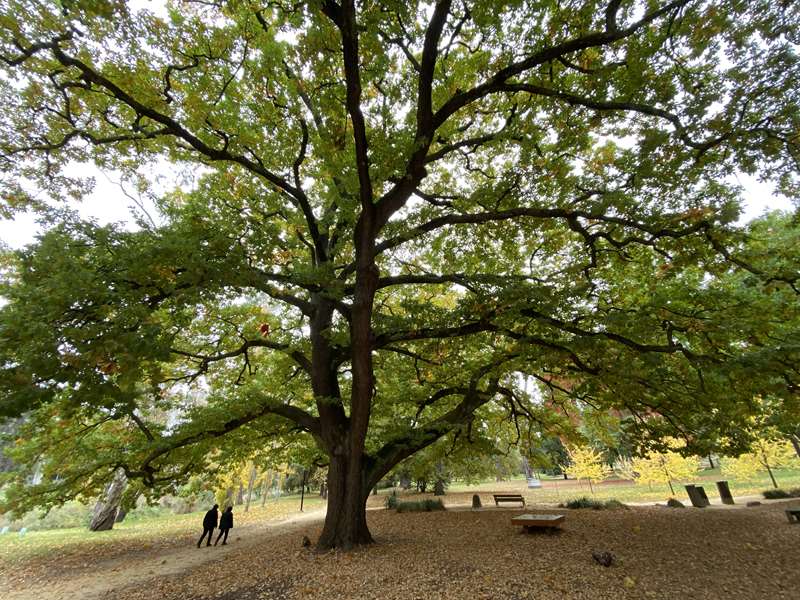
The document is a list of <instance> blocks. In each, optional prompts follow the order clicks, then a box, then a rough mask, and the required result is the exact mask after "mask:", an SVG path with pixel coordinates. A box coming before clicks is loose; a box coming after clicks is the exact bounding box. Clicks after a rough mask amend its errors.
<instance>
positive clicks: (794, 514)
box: [786, 507, 800, 523]
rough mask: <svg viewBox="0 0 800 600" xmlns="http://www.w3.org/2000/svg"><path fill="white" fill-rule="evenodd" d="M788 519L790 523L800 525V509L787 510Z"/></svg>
mask: <svg viewBox="0 0 800 600" xmlns="http://www.w3.org/2000/svg"><path fill="white" fill-rule="evenodd" d="M786 518H787V519H789V523H800V507H798V508H787V509H786Z"/></svg>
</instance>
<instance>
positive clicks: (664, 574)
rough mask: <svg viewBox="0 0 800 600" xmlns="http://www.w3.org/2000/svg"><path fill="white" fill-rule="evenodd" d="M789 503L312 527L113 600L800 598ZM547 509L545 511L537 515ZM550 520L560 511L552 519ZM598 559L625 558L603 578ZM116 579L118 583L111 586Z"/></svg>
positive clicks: (460, 513) (378, 515)
mask: <svg viewBox="0 0 800 600" xmlns="http://www.w3.org/2000/svg"><path fill="white" fill-rule="evenodd" d="M792 504H793V505H797V502H796V501H795V502H794V503H790V504H783V503H780V504H770V505H764V506H759V507H753V508H742V509H741V510H723V509H715V508H709V509H703V510H699V509H690V508H687V509H668V508H662V507H647V508H643V507H636V508H630V509H628V510H617V511H587V510H573V511H569V510H567V511H563V510H562V511H560V512H564V513H565V514H566V515H567V517H566V521H565V523H564V526H563V531H562V532H561V533H558V534H553V535H549V534H546V533H532V534H526V533H523V532H522V531H521V530H520V529H519V528H516V527H513V526H512V525H511V523H510V519H511V517H512V516H513V515H516V514H520V513H522V512H537V510H536V509H532V510H531V509H529V510H528V511H524V510H520V509H513V508H503V509H495V508H491V509H483V510H479V511H471V510H467V509H453V510H449V511H447V512H436V513H405V514H396V513H394V512H389V511H383V510H376V511H370V514H369V526H370V530H371V531H372V533H373V536H374V537H375V539H376V541H377V544H376V545H374V546H371V547H369V548H364V549H360V550H356V551H353V552H350V553H342V552H331V553H326V554H318V553H316V552H314V551H313V550H306V549H302V548H301V544H300V542H301V538H302V536H303V535H304V534H305V535H308V536H309V537H310V538H311V539H312V540H313V539H316V536H317V535H318V534H319V530H320V524H319V523H315V524H313V525H309V526H307V527H305V528H302V529H298V530H296V531H293V532H291V533H285V534H280V535H277V536H273V537H270V538H268V539H265V540H264V543H263V544H259V543H256V544H248V545H247V547H246V548H242V549H241V551H239V550H237V549H236V548H235V546H234V547H232V548H230V551H229V552H228V553H227V554H226V555H225V558H224V560H223V561H220V562H219V563H207V564H205V565H202V566H201V567H199V568H196V569H194V570H191V571H188V572H184V573H182V574H177V575H173V576H168V577H160V578H158V579H155V580H152V581H150V582H148V584H147V585H146V586H137V587H135V588H130V587H129V588H126V589H124V590H119V591H118V592H117V593H115V594H114V597H115V598H116V599H117V600H165V599H166V600H173V599H186V600H200V599H205V598H222V599H223V600H261V599H263V600H273V599H284V598H286V599H289V598H291V599H294V598H320V599H322V598H324V599H326V600H333V599H338V598H341V599H350V598H359V599H361V598H380V599H381V600H390V599H393V598H398V599H415V598H419V599H425V600H428V599H437V598H442V599H444V598H447V599H451V598H452V599H456V598H470V599H472V598H475V599H479V598H497V599H501V598H502V599H508V600H514V599H521V598H531V599H536V600H549V599H564V598H570V599H572V598H574V599H578V598H586V599H592V600H601V599H605V598H609V599H611V598H613V599H617V598H654V599H665V600H666V599H669V600H675V599H717V598H719V599H723V598H725V599H731V600H748V599H759V600H760V599H775V600H778V599H786V600H797V599H798V598H800V569H798V565H800V525H791V524H789V522H788V521H787V519H786V516H785V514H784V512H783V510H784V508H786V506H789V505H792ZM539 512H544V511H542V510H539ZM547 512H552V511H549V510H548V511H547ZM593 551H609V552H611V553H613V554H614V556H615V558H616V560H615V563H614V564H613V565H612V566H611V567H610V568H606V567H603V566H601V565H599V564H597V563H596V562H595V561H594V559H593V558H592V552H593ZM112 576H113V575H112Z"/></svg>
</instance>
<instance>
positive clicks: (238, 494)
mask: <svg viewBox="0 0 800 600" xmlns="http://www.w3.org/2000/svg"><path fill="white" fill-rule="evenodd" d="M241 504H244V484H243V483H242V482H241V481H240V482H239V491H238V492H236V506H239V505H241Z"/></svg>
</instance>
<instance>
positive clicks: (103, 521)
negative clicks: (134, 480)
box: [89, 469, 128, 531]
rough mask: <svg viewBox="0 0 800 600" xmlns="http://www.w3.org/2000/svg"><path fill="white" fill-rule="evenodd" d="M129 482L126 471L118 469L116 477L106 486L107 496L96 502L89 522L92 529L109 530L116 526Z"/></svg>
mask: <svg viewBox="0 0 800 600" xmlns="http://www.w3.org/2000/svg"><path fill="white" fill-rule="evenodd" d="M127 484H128V479H127V478H126V477H125V473H124V472H123V471H122V469H117V471H116V472H115V473H114V479H112V480H111V483H110V484H109V486H108V488H106V494H105V498H103V499H102V500H100V501H98V503H97V504H95V507H94V513H93V515H92V521H91V523H89V530H90V531H109V530H110V529H112V528H113V527H114V521H115V519H116V518H117V510H118V509H119V504H120V502H121V500H122V492H124V491H125V486H126V485H127Z"/></svg>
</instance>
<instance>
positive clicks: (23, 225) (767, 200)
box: [0, 174, 793, 248]
mask: <svg viewBox="0 0 800 600" xmlns="http://www.w3.org/2000/svg"><path fill="white" fill-rule="evenodd" d="M95 181H96V186H95V189H94V192H93V193H92V194H91V195H90V196H89V197H88V198H87V199H86V200H85V201H84V202H83V203H81V204H79V205H74V204H73V205H71V206H73V207H74V208H76V209H77V210H78V212H80V214H81V215H83V216H84V217H87V218H89V217H91V218H94V219H96V220H97V221H98V222H99V223H101V224H106V223H111V222H123V223H126V224H127V226H128V227H130V228H134V227H135V224H134V222H133V219H132V216H131V215H132V213H131V208H132V207H134V202H133V200H132V199H131V198H129V197H127V196H126V195H125V194H124V193H123V192H122V190H121V189H120V186H119V184H118V182H119V176H118V175H116V174H108V175H103V174H99V175H96V176H95ZM739 181H740V183H741V184H742V185H743V186H744V189H745V192H744V200H745V206H744V213H743V214H742V217H741V219H740V223H745V222H747V221H750V220H752V219H754V218H755V217H758V216H759V215H761V214H763V213H764V212H765V211H767V210H775V209H781V210H787V211H788V210H792V208H793V207H792V205H791V203H790V202H789V201H788V200H786V199H785V198H779V197H777V196H775V195H774V194H773V192H772V188H771V187H770V186H769V185H766V184H763V183H759V182H758V181H756V180H755V179H753V178H751V177H746V176H742V177H740V179H739ZM126 190H128V192H129V193H130V194H131V195H132V196H134V197H136V198H137V199H140V198H138V196H137V195H136V194H135V193H134V192H133V191H132V190H131V188H130V186H126ZM140 200H142V201H143V202H144V203H145V205H146V208H147V209H148V211H149V213H150V214H151V215H152V216H153V218H156V219H157V214H156V212H155V210H153V208H152V204H150V203H149V202H148V201H147V200H146V199H144V198H141V199H140ZM40 230H41V228H40V227H39V225H38V224H37V223H36V218H35V216H34V215H31V214H26V215H18V216H17V218H16V219H14V220H4V219H0V240H2V241H3V242H4V243H5V244H6V245H8V246H10V247H12V248H21V247H22V246H24V245H26V244H29V243H31V242H33V241H34V238H35V236H36V234H37V233H38V232H39V231H40Z"/></svg>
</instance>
